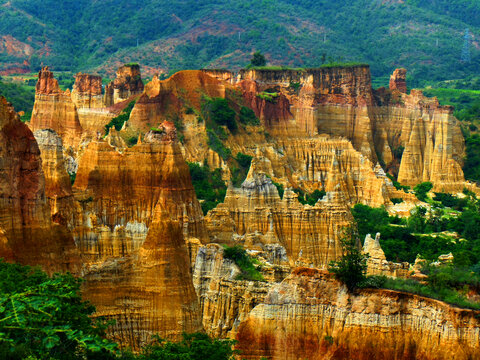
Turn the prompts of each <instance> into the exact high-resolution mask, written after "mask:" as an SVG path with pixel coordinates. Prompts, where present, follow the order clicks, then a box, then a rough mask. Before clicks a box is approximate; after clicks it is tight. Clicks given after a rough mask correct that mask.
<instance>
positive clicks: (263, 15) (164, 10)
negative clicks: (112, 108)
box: [0, 0, 480, 80]
mask: <svg viewBox="0 0 480 360" xmlns="http://www.w3.org/2000/svg"><path fill="white" fill-rule="evenodd" d="M466 28H469V30H470V33H471V34H472V41H471V45H470V48H471V51H470V53H471V61H470V62H468V63H465V62H462V61H460V58H461V54H462V48H463V44H464V39H463V34H464V31H465V29H466ZM0 34H1V35H0V37H1V36H2V35H3V43H5V42H6V40H5V36H6V35H11V37H13V39H15V40H18V41H19V42H20V44H22V43H25V44H28V45H30V46H31V47H32V50H31V51H29V52H28V51H27V53H25V51H24V52H23V53H22V52H21V51H18V50H15V49H14V50H12V46H5V45H4V46H1V44H2V42H1V41H0V51H1V54H0V62H1V63H2V64H1V66H2V67H3V68H8V66H11V64H13V63H19V62H21V61H23V60H24V59H26V58H27V59H29V60H30V63H31V67H33V68H36V67H38V66H39V65H40V63H41V62H42V61H43V62H44V63H46V64H47V63H48V64H50V65H51V66H52V67H53V68H54V69H56V70H66V69H68V70H87V69H89V70H91V69H96V70H97V71H100V72H105V71H106V72H111V71H112V69H114V68H115V67H116V66H117V65H118V64H120V63H123V62H128V61H138V62H140V63H141V64H142V65H143V66H144V67H145V68H147V69H148V67H152V68H155V69H162V70H166V71H172V70H177V69H185V68H200V67H207V66H210V67H229V68H235V67H237V68H238V67H241V66H244V65H245V64H246V63H248V59H249V57H250V54H251V53H252V51H253V50H260V51H262V52H263V53H265V54H266V56H267V59H268V60H269V61H270V63H271V64H283V65H290V66H306V67H307V66H316V65H319V64H321V63H322V62H328V61H332V60H334V61H341V60H343V61H361V62H368V63H370V64H371V65H372V72H373V74H374V75H376V76H384V75H386V74H389V73H390V72H391V71H392V70H393V69H394V68H395V67H398V66H404V67H407V68H408V69H409V70H410V73H411V74H412V75H414V76H415V78H417V79H429V80H437V79H438V80H440V79H451V78H462V77H465V76H468V75H471V74H474V73H478V71H479V70H480V46H479V44H478V42H477V40H476V39H477V37H479V36H480V2H479V1H476V0H452V1H446V0H404V1H400V0H354V1H346V0H336V1H331V0H304V1H299V0H244V1H238V0H237V1H233V0H224V1H212V0H200V1H196V0H171V1H164V0H128V1H127V0H102V1H96V0H62V1H58V0H10V1H8V2H7V1H4V0H3V1H0ZM9 39H10V38H9ZM0 40H2V39H0ZM10 41H11V39H10ZM7 42H8V41H7ZM17 47H18V44H17Z"/></svg>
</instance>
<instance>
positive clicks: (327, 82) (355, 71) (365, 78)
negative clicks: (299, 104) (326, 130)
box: [239, 65, 372, 106]
mask: <svg viewBox="0 0 480 360" xmlns="http://www.w3.org/2000/svg"><path fill="white" fill-rule="evenodd" d="M239 80H253V81H255V82H257V83H258V84H259V85H260V87H262V88H264V89H262V90H265V88H268V87H271V86H275V85H276V86H279V87H282V88H286V89H289V90H292V91H293V92H295V91H300V96H302V94H301V90H302V89H303V87H304V86H307V89H304V90H306V91H307V92H308V93H311V92H313V93H314V95H315V96H314V98H312V99H310V100H314V101H315V103H316V104H322V103H336V104H342V105H344V104H350V105H357V106H362V105H370V104H371V103H372V91H371V75H370V67H369V66H368V65H354V66H338V67H322V68H313V69H279V70H276V69H268V68H267V69H247V70H240V73H239Z"/></svg>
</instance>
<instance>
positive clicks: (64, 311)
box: [0, 260, 118, 359]
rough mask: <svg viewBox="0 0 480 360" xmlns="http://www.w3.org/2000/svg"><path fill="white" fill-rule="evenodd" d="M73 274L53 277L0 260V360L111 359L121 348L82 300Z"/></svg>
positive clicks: (93, 310)
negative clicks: (105, 336) (107, 335)
mask: <svg viewBox="0 0 480 360" xmlns="http://www.w3.org/2000/svg"><path fill="white" fill-rule="evenodd" d="M80 286H81V281H80V280H78V279H76V278H74V277H73V276H72V275H71V274H55V275H53V276H52V277H49V276H48V275H47V274H45V273H44V272H43V271H41V270H39V269H33V268H30V267H27V266H22V265H18V264H10V263H6V262H4V261H3V260H0V358H2V359H25V358H35V359H86V358H92V359H93V358H94V357H95V356H96V357H95V358H102V356H103V358H109V356H111V355H112V354H113V353H114V352H115V351H116V350H117V348H118V346H117V344H115V343H113V342H111V341H109V340H106V339H105V338H104V335H105V329H106V327H107V324H106V323H105V322H104V321H103V320H102V319H98V320H97V322H94V321H93V320H92V319H91V318H90V315H92V314H93V313H94V312H95V308H94V307H93V306H91V305H90V304H89V303H87V302H84V301H83V300H82V298H81V296H80Z"/></svg>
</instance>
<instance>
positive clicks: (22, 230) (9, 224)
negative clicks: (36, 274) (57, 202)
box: [0, 97, 78, 271]
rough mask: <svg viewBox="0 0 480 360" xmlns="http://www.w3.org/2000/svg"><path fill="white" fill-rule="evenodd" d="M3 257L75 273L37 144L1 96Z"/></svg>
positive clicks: (72, 252)
mask: <svg viewBox="0 0 480 360" xmlns="http://www.w3.org/2000/svg"><path fill="white" fill-rule="evenodd" d="M0 143H1V144H2V145H1V146H0V234H1V235H0V251H1V253H0V257H5V258H6V259H8V260H14V261H17V262H20V263H22V264H28V265H41V266H42V267H44V268H45V269H46V270H47V271H60V270H67V269H69V270H71V271H76V270H77V266H78V257H77V256H76V252H75V248H74V243H73V239H72V237H71V235H69V234H68V233H67V232H66V229H65V228H64V227H62V226H60V225H58V226H57V225H55V224H52V222H51V219H50V211H49V206H48V203H47V200H46V196H45V177H44V172H43V170H42V159H41V158H40V150H39V148H38V145H37V142H36V141H35V138H34V136H33V134H32V132H31V131H30V129H29V128H28V127H27V126H26V125H25V124H23V123H22V122H21V121H20V119H19V118H18V116H17V114H15V112H14V111H13V107H12V106H11V105H10V104H9V103H7V101H6V100H5V98H3V97H0Z"/></svg>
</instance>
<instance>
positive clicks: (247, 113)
mask: <svg viewBox="0 0 480 360" xmlns="http://www.w3.org/2000/svg"><path fill="white" fill-rule="evenodd" d="M238 119H239V120H240V122H241V123H242V124H244V125H260V120H259V119H258V118H257V116H256V115H255V112H254V111H253V110H252V109H250V108H248V107H246V106H242V107H241V108H240V112H239V114H238Z"/></svg>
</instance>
